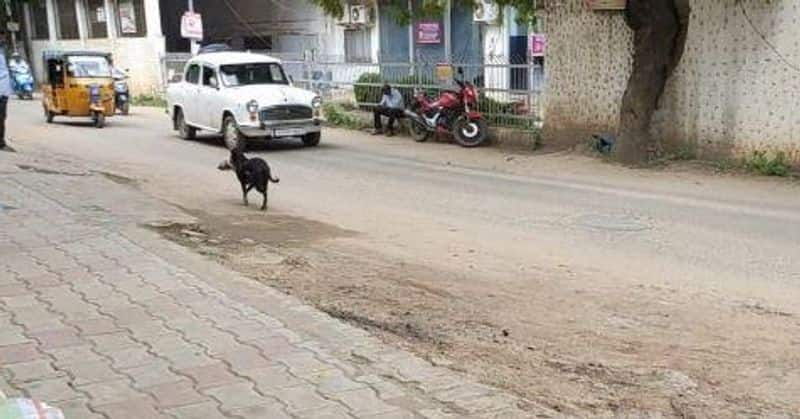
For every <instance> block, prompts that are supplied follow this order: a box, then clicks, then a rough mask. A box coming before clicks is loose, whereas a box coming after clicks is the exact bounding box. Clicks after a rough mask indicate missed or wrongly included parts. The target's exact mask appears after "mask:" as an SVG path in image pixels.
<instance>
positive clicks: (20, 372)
mask: <svg viewBox="0 0 800 419" xmlns="http://www.w3.org/2000/svg"><path fill="white" fill-rule="evenodd" d="M3 368H4V369H6V370H8V371H9V372H10V373H11V377H12V378H11V381H12V382H14V383H25V382H29V381H38V380H41V379H45V378H56V377H61V376H63V375H65V374H64V373H63V372H61V371H57V370H56V369H55V368H53V365H52V363H51V362H50V360H49V359H40V360H36V361H30V362H20V363H16V364H8V365H3Z"/></svg>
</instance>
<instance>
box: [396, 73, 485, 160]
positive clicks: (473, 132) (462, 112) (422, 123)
mask: <svg viewBox="0 0 800 419" xmlns="http://www.w3.org/2000/svg"><path fill="white" fill-rule="evenodd" d="M458 74H459V76H461V78H462V79H463V78H464V70H463V69H461V68H459V69H458ZM455 82H456V84H458V87H459V90H458V91H455V90H445V91H442V92H441V94H440V95H439V98H438V99H437V100H436V101H431V100H430V99H429V98H428V95H427V94H426V93H425V92H424V91H422V92H418V93H417V94H416V95H415V96H414V103H413V105H412V110H410V111H408V110H407V111H406V112H405V114H406V117H407V118H408V119H409V121H410V125H411V135H412V136H413V137H414V140H415V141H418V142H422V141H427V140H428V138H429V137H430V135H431V134H433V133H436V132H439V133H448V134H452V135H453V137H454V138H455V140H456V143H458V144H459V145H461V146H462V147H477V146H479V145H481V144H482V143H483V142H484V141H486V137H487V134H488V127H487V124H486V120H484V119H483V117H482V116H481V113H480V112H478V110H477V108H478V90H477V89H476V88H475V86H474V85H472V83H469V82H467V81H464V80H459V79H455Z"/></svg>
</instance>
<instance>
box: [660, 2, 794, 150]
mask: <svg viewBox="0 0 800 419" xmlns="http://www.w3.org/2000/svg"><path fill="white" fill-rule="evenodd" d="M743 11H744V12H746V15H745V13H744V12H743ZM746 16H749V18H750V21H752V23H753V25H752V26H751V24H750V23H749V22H748V19H747V17H746ZM759 33H761V34H763V35H764V36H765V37H766V39H767V40H768V42H769V43H770V44H772V45H773V46H774V50H773V48H772V47H770V46H769V45H768V44H767V43H766V42H765V41H764V39H763V38H761V36H760V35H759ZM798 41H800V1H797V0H774V1H771V2H766V1H764V0H743V1H742V3H741V4H738V5H737V4H736V2H735V1H734V0H713V1H709V0H695V1H692V14H691V19H690V22H689V37H688V38H687V43H686V50H685V52H684V56H683V59H682V60H681V63H680V64H679V66H678V67H677V69H676V71H675V73H674V74H673V76H672V77H671V79H670V80H669V82H668V84H667V89H666V91H665V94H664V96H663V98H662V101H661V109H660V111H659V112H658V113H657V114H656V117H655V121H654V126H653V128H654V132H655V133H657V134H658V135H660V136H661V138H663V139H664V140H665V141H666V142H668V143H672V144H688V145H691V146H694V147H696V148H697V150H698V151H699V152H700V153H701V154H705V155H706V156H709V157H715V156H716V155H723V156H725V155H731V154H734V155H740V154H743V153H747V152H749V151H751V150H754V149H758V150H783V151H786V152H787V153H789V154H790V156H791V157H792V159H793V160H794V161H797V162H800V44H798ZM776 51H777V52H776ZM780 56H783V57H784V58H783V59H782V58H780ZM784 59H785V61H784ZM787 62H788V63H789V64H787ZM792 67H794V68H792Z"/></svg>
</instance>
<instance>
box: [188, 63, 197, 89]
mask: <svg viewBox="0 0 800 419" xmlns="http://www.w3.org/2000/svg"><path fill="white" fill-rule="evenodd" d="M186 82H187V83H192V84H197V83H199V82H200V66H199V65H197V64H192V65H190V66H189V68H188V69H186Z"/></svg>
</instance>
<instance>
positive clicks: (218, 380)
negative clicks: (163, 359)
mask: <svg viewBox="0 0 800 419" xmlns="http://www.w3.org/2000/svg"><path fill="white" fill-rule="evenodd" d="M178 372H179V373H180V374H181V375H185V376H188V377H190V378H191V379H192V380H193V381H194V382H195V383H196V384H197V387H198V388H201V389H204V388H211V387H220V386H224V385H226V384H233V383H236V382H238V381H240V379H239V378H238V377H237V376H235V375H233V374H232V373H231V372H230V371H229V370H228V367H227V366H226V365H225V364H223V363H222V362H219V361H217V362H214V363H213V364H209V365H202V366H199V367H192V368H186V369H182V370H179V371H178Z"/></svg>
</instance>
